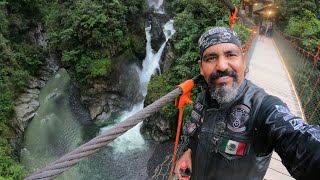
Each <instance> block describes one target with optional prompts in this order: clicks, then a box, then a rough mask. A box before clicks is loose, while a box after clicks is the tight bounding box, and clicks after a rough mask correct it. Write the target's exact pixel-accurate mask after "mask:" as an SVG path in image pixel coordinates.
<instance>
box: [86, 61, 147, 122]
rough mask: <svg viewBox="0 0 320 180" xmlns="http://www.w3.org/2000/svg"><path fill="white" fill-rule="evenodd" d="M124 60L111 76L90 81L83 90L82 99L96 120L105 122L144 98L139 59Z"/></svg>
mask: <svg viewBox="0 0 320 180" xmlns="http://www.w3.org/2000/svg"><path fill="white" fill-rule="evenodd" d="M122 62H123V63H121V64H118V65H117V67H116V68H115V70H114V71H113V72H112V73H111V75H110V76H108V77H104V78H100V79H97V80H95V81H93V82H90V84H89V86H88V87H87V88H86V89H82V90H81V94H82V100H83V102H84V103H85V104H86V106H87V107H88V108H89V111H90V114H91V118H92V119H93V120H94V121H98V122H99V123H104V121H105V120H106V119H107V118H108V117H110V116H111V115H116V114H117V113H119V112H121V111H123V110H126V109H129V108H131V107H132V105H134V104H135V103H136V102H138V101H140V100H141V98H143V96H142V94H141V93H140V91H139V89H140V86H139V83H140V81H139V74H138V70H137V69H138V66H137V65H136V64H137V63H139V60H138V59H131V60H130V59H129V60H128V61H122Z"/></svg>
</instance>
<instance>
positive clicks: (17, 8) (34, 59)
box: [0, 1, 44, 179]
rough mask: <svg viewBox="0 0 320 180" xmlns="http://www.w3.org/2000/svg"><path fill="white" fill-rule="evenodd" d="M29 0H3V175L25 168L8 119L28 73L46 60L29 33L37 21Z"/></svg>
mask: <svg viewBox="0 0 320 180" xmlns="http://www.w3.org/2000/svg"><path fill="white" fill-rule="evenodd" d="M34 5H35V4H34V3H32V2H29V1H23V2H19V1H8V2H7V1H1V2H0V21H1V26H0V94H1V96H0V179H22V178H23V176H24V175H25V173H24V170H23V169H22V167H21V166H20V165H18V164H17V162H16V161H14V160H13V159H12V157H11V156H12V150H11V147H10V145H9V143H8V141H9V139H10V138H11V137H12V136H13V134H12V129H11V128H10V126H9V124H10V122H9V121H8V120H9V119H10V118H11V116H12V114H13V111H14V110H13V108H14V104H13V102H14V99H15V98H16V97H17V96H18V95H19V94H20V93H21V92H22V90H23V89H24V87H25V85H26V80H27V79H28V76H29V75H36V72H37V71H38V69H39V68H40V65H41V64H42V62H43V60H44V58H43V57H44V56H43V52H42V50H41V49H40V48H39V47H37V46H35V45H32V42H31V39H30V37H29V35H28V32H29V31H30V29H32V28H33V27H34V26H35V24H34V22H35V21H34V20H35V19H34V18H36V17H37V16H34V17H33V15H32V13H31V11H33V12H36V11H37V7H36V6H34Z"/></svg>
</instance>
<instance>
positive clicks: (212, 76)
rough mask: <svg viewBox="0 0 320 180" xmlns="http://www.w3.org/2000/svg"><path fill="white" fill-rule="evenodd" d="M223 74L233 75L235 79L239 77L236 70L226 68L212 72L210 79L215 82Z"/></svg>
mask: <svg viewBox="0 0 320 180" xmlns="http://www.w3.org/2000/svg"><path fill="white" fill-rule="evenodd" d="M223 76H230V77H233V78H234V79H235V80H237V79H238V75H237V73H236V72H234V71H228V70H225V71H217V72H213V73H211V74H210V76H209V81H210V82H212V83H213V82H214V81H215V80H216V79H218V78H220V77H223Z"/></svg>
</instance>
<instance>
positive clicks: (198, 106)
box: [194, 102, 203, 111]
mask: <svg viewBox="0 0 320 180" xmlns="http://www.w3.org/2000/svg"><path fill="white" fill-rule="evenodd" d="M194 108H195V109H196V110H198V111H202V109H203V105H202V104H201V103H199V102H197V104H196V105H195V106H194Z"/></svg>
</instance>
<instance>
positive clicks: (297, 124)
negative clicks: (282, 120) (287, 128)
mask: <svg viewBox="0 0 320 180" xmlns="http://www.w3.org/2000/svg"><path fill="white" fill-rule="evenodd" d="M289 122H290V124H291V125H292V127H293V129H294V130H297V129H300V128H301V127H302V126H303V125H304V120H303V119H300V118H298V119H291V120H289Z"/></svg>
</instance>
